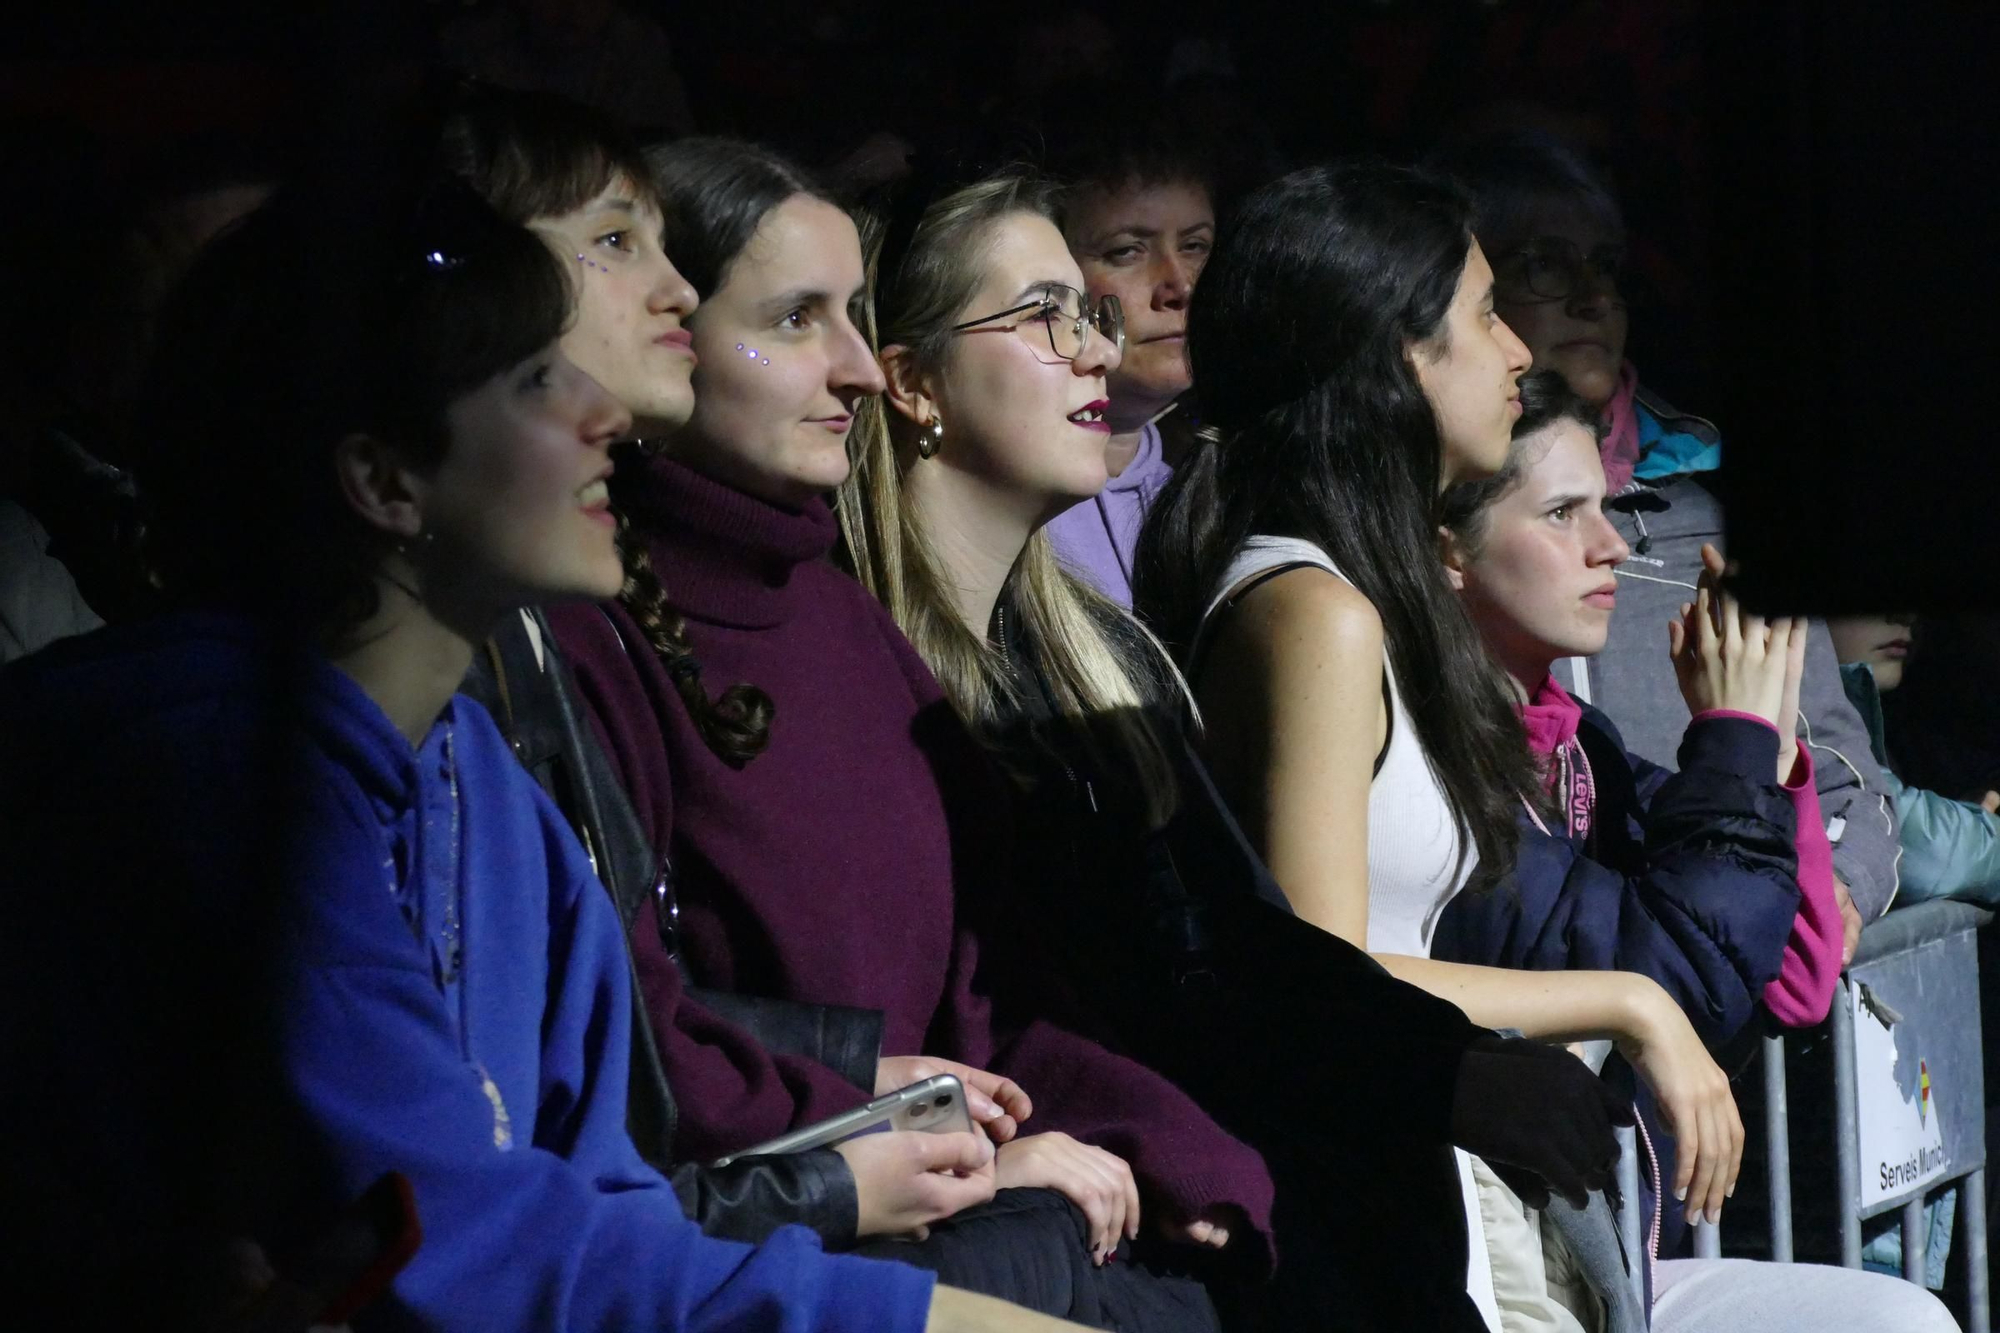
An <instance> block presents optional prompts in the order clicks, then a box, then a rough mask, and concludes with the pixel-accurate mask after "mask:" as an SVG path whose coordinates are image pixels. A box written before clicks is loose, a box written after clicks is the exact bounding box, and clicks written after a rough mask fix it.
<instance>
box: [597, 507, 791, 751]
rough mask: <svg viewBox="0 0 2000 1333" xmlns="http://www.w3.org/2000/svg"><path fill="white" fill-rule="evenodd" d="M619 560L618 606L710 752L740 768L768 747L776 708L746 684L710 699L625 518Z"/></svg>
mask: <svg viewBox="0 0 2000 1333" xmlns="http://www.w3.org/2000/svg"><path fill="white" fill-rule="evenodd" d="M618 556H619V558H620V559H621V560H622V561H623V562H624V564H625V584H624V586H623V587H621V588H619V590H618V602H619V605H621V606H623V607H624V608H625V609H626V611H628V612H630V613H631V616H632V619H633V620H635V621H636V622H638V625H639V630H640V632H641V633H643V634H644V635H645V636H646V642H647V643H649V644H651V645H652V648H653V651H654V652H656V653H658V654H659V655H660V663H661V665H663V666H664V667H666V669H667V675H668V676H669V677H670V678H672V680H673V682H674V689H675V690H677V691H678V692H679V693H680V696H681V702H682V703H684V704H686V705H687V710H688V716H689V717H691V718H693V719H694V725H695V730H697V731H699V732H700V733H701V738H702V740H703V741H704V742H705V743H706V744H707V745H708V748H709V749H710V750H712V751H714V753H715V755H716V757H717V758H719V759H721V760H722V762H723V763H725V764H728V765H729V766H730V767H731V768H741V767H743V766H744V765H745V764H747V763H749V762H750V761H751V760H752V759H755V758H756V757H757V756H758V755H760V754H762V753H763V752H764V747H765V746H766V745H768V744H769V743H770V740H771V718H772V717H773V716H774V715H775V714H776V713H777V711H778V707H777V705H776V704H774V703H772V702H771V696H770V695H768V694H766V693H764V691H762V690H760V689H758V688H757V687H756V686H755V685H748V684H738V685H731V686H730V687H729V688H728V689H726V690H724V691H723V692H722V696H721V697H720V698H718V699H711V698H709V697H708V691H707V690H706V689H705V688H703V686H702V683H701V663H699V662H697V661H695V659H694V650H693V649H692V648H691V647H690V646H689V644H688V638H687V622H686V621H684V620H682V619H681V616H680V613H679V612H677V611H675V610H674V608H673V603H672V602H670V601H668V600H667V590H666V588H665V587H664V586H662V584H661V583H660V576H659V575H658V574H657V573H655V572H654V570H653V558H652V556H650V555H648V554H647V552H646V545H645V543H644V542H643V541H641V540H640V539H639V537H638V536H637V535H636V534H635V533H634V532H633V531H632V529H631V527H630V525H628V524H627V523H626V521H625V518H624V516H623V515H620V516H619V519H618Z"/></svg>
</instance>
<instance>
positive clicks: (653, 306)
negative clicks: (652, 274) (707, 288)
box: [646, 255, 701, 324]
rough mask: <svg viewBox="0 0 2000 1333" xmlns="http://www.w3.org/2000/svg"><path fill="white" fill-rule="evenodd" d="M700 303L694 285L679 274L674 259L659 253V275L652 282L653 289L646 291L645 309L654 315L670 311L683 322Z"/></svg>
mask: <svg viewBox="0 0 2000 1333" xmlns="http://www.w3.org/2000/svg"><path fill="white" fill-rule="evenodd" d="M700 304H701V297H699V296H697V295H696V294H695V290H694V287H693V286H692V285H691V284H690V283H689V282H688V280H687V279H686V278H683V277H682V276H681V271H680V270H679V269H677V268H675V267H674V261H673V260H671V259H668V258H667V257H666V256H665V255H661V256H660V272H659V275H658V277H657V278H656V279H655V280H654V282H653V289H652V290H651V291H649V292H647V293H646V309H647V310H648V311H650V312H651V313H653V314H655V315H664V314H666V313H667V312H668V311H672V312H673V313H674V314H676V315H679V316H680V319H681V322H682V323H683V324H685V323H686V322H687V318H688V316H689V315H692V314H693V313H694V312H695V307H696V306H698V305H700Z"/></svg>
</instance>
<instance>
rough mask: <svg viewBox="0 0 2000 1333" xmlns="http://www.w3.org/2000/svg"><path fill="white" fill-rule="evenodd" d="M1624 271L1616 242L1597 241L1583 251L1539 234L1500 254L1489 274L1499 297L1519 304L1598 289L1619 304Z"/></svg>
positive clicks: (1570, 243) (1567, 242)
mask: <svg viewBox="0 0 2000 1333" xmlns="http://www.w3.org/2000/svg"><path fill="white" fill-rule="evenodd" d="M1624 271H1625V252H1624V251H1623V250H1621V249H1619V248H1618V247H1617V246H1614V245H1600V246H1598V247H1596V248H1595V249H1593V250H1591V252H1590V253H1589V254H1587V255H1586V254H1584V253H1583V252H1582V251H1581V250H1579V249H1577V247H1576V245H1575V243H1574V242H1571V241H1565V240H1559V239H1557V238H1556V237H1553V236H1543V237H1537V238H1536V239H1535V240H1532V241H1530V242H1528V243H1527V244H1526V245H1524V246H1521V247H1520V248H1519V249H1516V250H1510V251H1508V252H1507V253H1506V254H1504V255H1501V256H1500V259H1499V262H1498V263H1497V264H1495V265H1494V268H1493V277H1494V285H1495V286H1496V287H1497V288H1498V289H1499V293H1500V299H1501V300H1503V301H1513V302H1516V303H1518V304H1521V305H1527V304H1530V303H1532V302H1536V301H1567V300H1570V299H1571V298H1572V297H1576V296H1580V295H1584V294H1587V293H1591V292H1599V291H1601V292H1603V293H1604V294H1605V295H1606V296H1608V297H1610V298H1611V300H1612V302H1613V303H1614V304H1616V305H1623V304H1624V303H1625V302H1624V298H1622V297H1620V296H1619V294H1618V280H1619V278H1620V277H1621V276H1623V274H1624Z"/></svg>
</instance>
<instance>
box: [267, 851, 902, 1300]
mask: <svg viewBox="0 0 2000 1333" xmlns="http://www.w3.org/2000/svg"><path fill="white" fill-rule="evenodd" d="M315 842H316V843H318V845H316V846H313V847H311V848H309V849H308V850H309V851H311V852H312V853H314V854H313V855H312V856H311V857H310V858H309V861H308V864H309V865H310V866H311V869H310V870H308V871H306V872H305V873H304V875H303V876H302V877H303V878H304V879H305V880H306V881H307V882H306V883H305V884H304V886H303V887H304V901H305V902H306V903H307V904H308V907H307V908H306V913H305V916H304V918H303V919H302V920H301V921H300V922H299V924H298V926H297V927H295V929H294V930H293V932H292V933H291V935H290V939H291V942H292V945H293V952H294V953H295V955H296V957H297V965H296V966H294V967H293V968H292V969H291V975H292V977H293V980H292V982H291V991H290V994H289V996H288V997H287V998H288V1000H289V1003H288V1004H287V1005H286V1007H285V1011H284V1020H283V1046H284V1053H285V1062H286V1068H287V1070H288V1072H289V1075H290V1077H291V1079H292V1083H293V1087H294V1089H295V1091H296V1093H297V1095H298V1099H299V1103H300V1105H301V1106H302V1107H303V1109H304V1110H305V1112H306V1113H307V1115H308V1117H309V1118H310V1120H311V1121H312V1123H313V1124H314V1126H315V1128H316V1129H317V1130H318V1132H319V1133H320V1135H321V1136H322V1138H323V1141H324V1143H325V1145H326V1150H327V1152H328V1154H329V1156H330V1158H331V1159H332V1164H333V1166H334V1168H335V1170H336V1171H337V1173H338V1175H339V1177H340V1182H341V1184H342V1185H343V1186H344V1187H345V1188H346V1189H348V1190H350V1191H354V1190H358V1188H359V1187H360V1186H361V1185H363V1184H365V1183H366V1182H367V1181H369V1180H371V1179H373V1178H374V1177H376V1176H377V1175H379V1174H380V1173H381V1172H383V1171H387V1170H397V1171H401V1172H403V1173H404V1174H405V1175H406V1176H408V1177H409V1179H410V1181H411V1183H412V1185H413V1186H414V1190H415V1195H416V1203H417V1212H418V1216H419V1219H420V1222H421V1225H422V1228H423V1233H424V1242H423V1244H422V1246H421V1248H420V1249H419V1250H418V1252H417V1255H416V1257H415V1258H414V1259H413V1260H412V1262H411V1263H410V1265H409V1266H408V1267H407V1268H406V1269H405V1270H404V1271H403V1273H402V1274H401V1275H400V1276H399V1277H398V1279H397V1281H396V1283H395V1286H394V1287H393V1289H392V1292H391V1296H390V1299H389V1301H388V1302H387V1308H385V1309H382V1310H379V1311H377V1312H373V1314H372V1319H370V1320H368V1321H364V1322H374V1323H379V1324H380V1325H381V1326H388V1327H402V1326H406V1325H408V1324H417V1325H421V1326H422V1327H425V1328H436V1329H466V1330H473V1329H489V1328H501V1327H521V1326H533V1327H536V1328H541V1329H549V1330H586V1329H588V1330H611V1329H620V1330H627V1329H634V1330H687V1331H688V1333H707V1331H708V1330H723V1329H739V1328H752V1327H754V1328H768V1329H773V1330H783V1331H784V1333H807V1331H808V1330H826V1331H827V1333H833V1331H834V1330H840V1331H841V1333H846V1331H848V1330H853V1331H854V1333H859V1331H860V1330H876V1329H884V1328H893V1329H898V1330H910V1331H911V1333H914V1331H915V1330H918V1329H920V1328H921V1327H922V1326H923V1323H924V1321H925V1318H926V1312H927V1310H928V1307H929V1292H930V1287H931V1283H932V1280H933V1279H932V1278H931V1276H930V1275H929V1274H927V1273H923V1272H919V1271H918V1270H916V1269H913V1268H907V1267H904V1266H902V1265H899V1264H890V1263H881V1262H874V1261H869V1260H863V1259H857V1258H849V1257H843V1256H830V1255H826V1254H823V1253H822V1252H821V1251H820V1248H819V1244H818V1241H817V1239H816V1238H815V1237H814V1236H813V1235H812V1234H811V1233H810V1232H807V1231H806V1230H804V1229H803V1228H798V1227H786V1228H784V1229H782V1230H781V1231H779V1232H777V1233H776V1234H774V1235H773V1236H772V1237H771V1238H770V1239H769V1240H767V1241H766V1242H765V1243H763V1244H762V1245H759V1246H756V1247H754V1248H753V1247H751V1246H748V1245H743V1244H738V1243H734V1242H729V1241H721V1240H715V1239H711V1238H709V1237H707V1236H704V1235H703V1234H702V1233H701V1230H700V1228H699V1227H698V1226H697V1225H696V1224H695V1223H694V1222H692V1221H691V1220H689V1219H688V1218H687V1217H686V1215H685V1214H684V1213H683V1212H682V1209H681V1206H680V1203H679V1201H678V1199H677V1197H676V1195H675V1194H674V1191H673V1190H672V1188H671V1187H670V1186H669V1185H668V1183H667V1182H666V1181H665V1180H664V1179H663V1178H662V1177H660V1176H659V1175H658V1174H656V1173H655V1172H654V1171H653V1170H652V1169H651V1168H650V1167H648V1166H647V1165H645V1163H644V1162H643V1161H642V1160H641V1159H640V1158H639V1155H638V1152H637V1150H636V1149H635V1148H634V1147H633V1146H632V1143H631V1141H630V1139H629V1137H628V1136H627V1135H626V1133H625V1130H624V1107H625V1052H626V1050H627V1043H628V1041H629V1037H630V1029H629V1021H630V996H629V994H628V993H627V989H626V987H627V986H628V984H629V982H628V980H627V975H626V972H625V970H624V967H623V964H622V959H621V955H620V953H619V950H620V948H621V944H620V936H619V933H618V925H617V922H616V921H615V920H614V918H613V912H612V908H611V906H610V904H609V902H608V900H607V899H606V897H605V895H604V893H603V892H602V890H600V889H597V888H596V887H595V886H593V885H589V884H587V883H577V882H575V881H574V880H572V881H571V882H569V883H568V884H566V885H564V884H562V883H560V882H559V883H557V884H554V885H552V886H551V895H552V897H551V903H550V912H549V937H548V967H547V972H546V975H545V977H544V984H545V986H546V1001H545V1010H544V1014H545V1018H544V1024H543V1029H542V1033H541V1043H542V1047H543V1048H544V1050H545V1051H552V1052H556V1053H558V1056H559V1057H560V1058H554V1059H551V1060H548V1061H546V1062H545V1072H544V1076H543V1078H542V1080H541V1084H540V1087H539V1089H538V1094H539V1098H540V1105H538V1106H535V1107H513V1108H503V1107H502V1105H501V1099H500V1097H499V1096H498V1094H497V1092H496V1090H495V1089H494V1087H493V1086H492V1079H491V1078H483V1077H482V1076H481V1073H482V1071H481V1070H480V1068H479V1067H478V1065H477V1064H476V1063H473V1062H470V1061H468V1059H467V1055H466V1046H465V1044H464V1037H463V1035H462V1034H463V1027H464V1024H465V1021H466V1015H465V1012H464V1010H463V1009H462V1008H459V1009H456V1010H455V1009H454V1007H453V1006H450V1005H448V1004H447V1002H446V1000H445V998H444V995H443V994H442V993H441V992H440V991H439V989H438V987H437V985H436V983H435V982H434V981H433V979H432V977H431V975H430V972H429V969H428V967H427V966H425V963H424V960H423V958H422V956H421V953H420V951H419V950H417V949H415V948H414V947H413V942H412V937H411V934H410V931H409V929H408V927H407V926H406V925H405V924H404V923H403V921H402V920H401V917H400V915H399V914H398V913H397V911H396V910H395V908H394V907H393V905H392V904H391V902H390V900H389V898H388V896H387V895H386V894H381V893H379V892H369V891H367V890H368V889H369V888H371V887H374V886H378V884H379V877H380V867H379V864H378V863H376V862H374V861H372V860H371V857H370V855H369V849H370V847H372V845H373V842H372V840H371V837H370V831H369V830H367V829H366V828H365V827H356V826H355V825H354V824H350V825H349V827H348V830H347V832H346V835H345V836H336V837H332V838H329V839H327V840H326V841H325V842H318V840H317V839H316V840H315ZM560 852H561V849H559V848H558V849H553V852H552V856H551V862H552V864H551V866H550V869H551V871H552V872H557V873H561V872H563V871H565V870H571V869H573V867H572V866H571V865H570V862H571V861H572V858H571V857H568V856H564V855H561V854H560ZM580 855H581V854H580V853H578V854H577V858H576V859H579V860H580ZM536 869H540V867H536ZM586 889H587V890H588V891H585V890H586ZM524 975H525V976H526V977H528V978H532V977H533V976H534V975H535V973H534V972H532V971H530V972H527V973H525V974H524ZM550 1069H553V1070H554V1071H555V1072H554V1073H553V1074H551V1073H550V1072H548V1071H549V1070H550ZM510 1113H511V1117H512V1119H511V1120H510Z"/></svg>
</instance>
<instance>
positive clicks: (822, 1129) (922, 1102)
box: [709, 1074, 972, 1166]
mask: <svg viewBox="0 0 2000 1333" xmlns="http://www.w3.org/2000/svg"><path fill="white" fill-rule="evenodd" d="M892 1129H914V1130H917V1131H918V1132H920V1133H924V1134H970V1133H971V1132H972V1112H971V1111H970V1110H969V1109H968V1108H967V1107H966V1104H965V1089H964V1087H962V1086H961V1085H960V1084H959V1081H958V1076H957V1075H956V1074H938V1075H935V1076H933V1077H931V1078H927V1079H924V1080H923V1081H922V1082H920V1083H912V1084H910V1086H909V1087H907V1088H898V1089H896V1090H895V1091H894V1092H888V1093H884V1094H883V1095H882V1096H880V1097H877V1098H876V1099H875V1100H874V1101H872V1102H869V1103H868V1104H867V1105H866V1106H857V1107H855V1108H854V1109H853V1110H852V1111H848V1112H845V1113H843V1114H841V1115H836V1116H831V1117H829V1118H827V1119H825V1120H822V1121H820V1122H819V1123H818V1124H815V1125H807V1126H805V1127H804V1128H803V1129H795V1130H793V1131H792V1132H791V1133H789V1134H780V1135H779V1136H778V1137H777V1138H775V1139H768V1140H766V1141H765V1142H763V1143H760V1144H758V1145H757V1146H756V1147H754V1148H745V1149H744V1150H743V1151H742V1152H738V1153H731V1154H730V1155H729V1156H727V1157H718V1158H716V1160H715V1161H713V1162H711V1163H710V1164H709V1165H711V1166H728V1165H729V1164H730V1163H731V1162H733V1161H735V1160H736V1159H737V1158H739V1157H758V1156H765V1155H768V1154H771V1153H787V1152H805V1151H806V1150H807V1149H809V1148H825V1147H829V1146H830V1145H832V1144H835V1143H841V1142H844V1141H845V1140H847V1139H851V1138H853V1137H854V1136H855V1135H857V1134H867V1133H870V1132H873V1131H876V1130H892Z"/></svg>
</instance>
